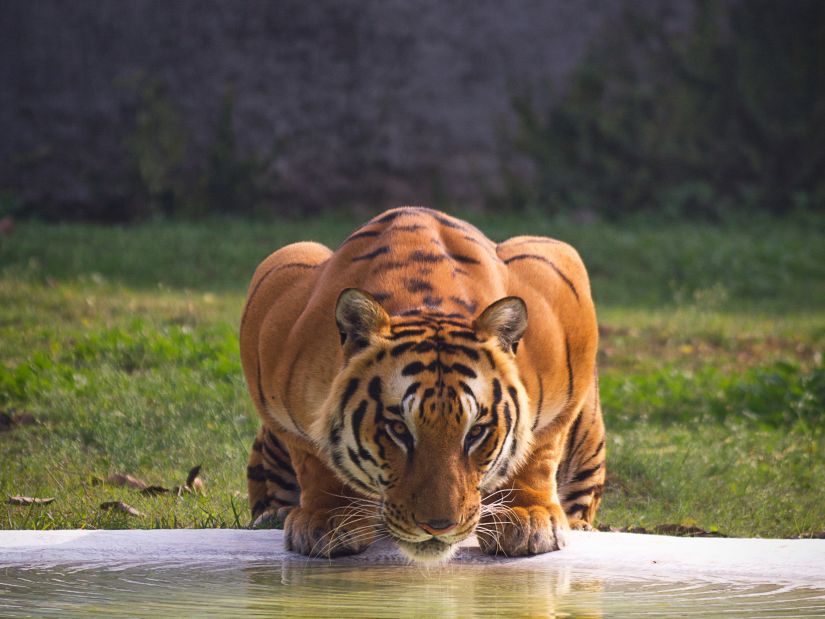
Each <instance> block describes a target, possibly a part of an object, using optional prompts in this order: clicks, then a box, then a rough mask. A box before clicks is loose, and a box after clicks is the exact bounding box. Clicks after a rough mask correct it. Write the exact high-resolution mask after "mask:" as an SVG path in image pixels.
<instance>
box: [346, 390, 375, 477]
mask: <svg viewBox="0 0 825 619" xmlns="http://www.w3.org/2000/svg"><path fill="white" fill-rule="evenodd" d="M366 412H367V401H366V400H361V402H360V403H359V404H358V408H356V409H355V412H354V413H353V414H352V433H353V435H354V436H355V444H356V445H357V446H358V455H359V456H360V457H361V458H363V459H364V460H370V461H371V462H372V463H373V464H376V465H377V464H378V462H376V461H375V458H373V457H372V454H371V453H370V452H369V451H367V450H366V449H365V448H364V443H363V441H362V440H361V423H362V422H363V421H364V414H365V413H366Z"/></svg>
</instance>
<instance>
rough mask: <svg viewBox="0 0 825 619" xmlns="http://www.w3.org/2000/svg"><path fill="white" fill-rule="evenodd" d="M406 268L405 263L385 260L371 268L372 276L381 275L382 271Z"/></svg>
mask: <svg viewBox="0 0 825 619" xmlns="http://www.w3.org/2000/svg"><path fill="white" fill-rule="evenodd" d="M405 266H407V265H406V264H405V263H403V262H400V261H398V260H387V261H386V262H382V263H381V264H376V265H374V266H373V267H372V272H373V274H377V273H382V272H384V271H394V270H396V269H403V268H404V267H405Z"/></svg>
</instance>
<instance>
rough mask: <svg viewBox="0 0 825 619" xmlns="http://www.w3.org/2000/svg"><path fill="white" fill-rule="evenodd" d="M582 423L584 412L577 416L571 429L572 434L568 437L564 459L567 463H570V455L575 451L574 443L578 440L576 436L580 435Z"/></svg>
mask: <svg viewBox="0 0 825 619" xmlns="http://www.w3.org/2000/svg"><path fill="white" fill-rule="evenodd" d="M581 422H582V411H579V414H578V415H576V420H575V421H574V422H573V425H572V426H571V427H570V433H569V434H568V435H567V447H566V448H565V452H566V453H565V455H564V459H565V460H566V461H568V462H569V461H570V454H571V453H572V451H573V441H575V440H576V435H577V434H578V433H579V426H580V425H581Z"/></svg>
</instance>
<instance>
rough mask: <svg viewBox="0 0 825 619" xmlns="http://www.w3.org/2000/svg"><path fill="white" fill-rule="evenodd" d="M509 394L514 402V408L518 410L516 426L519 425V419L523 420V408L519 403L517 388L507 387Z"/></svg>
mask: <svg viewBox="0 0 825 619" xmlns="http://www.w3.org/2000/svg"><path fill="white" fill-rule="evenodd" d="M507 393H509V394H510V399H511V400H513V407H514V408H515V409H516V425H518V422H519V419H520V418H521V406H520V405H519V402H518V392H517V391H516V388H515V387H513V386H512V385H510V386H509V387H507Z"/></svg>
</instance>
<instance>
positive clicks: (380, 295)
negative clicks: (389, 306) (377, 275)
mask: <svg viewBox="0 0 825 619" xmlns="http://www.w3.org/2000/svg"><path fill="white" fill-rule="evenodd" d="M370 294H371V295H372V296H373V297H375V300H376V301H378V302H379V303H381V302H383V301H386V300H387V299H389V298H390V297H392V295H391V294H390V293H389V292H371V293H370Z"/></svg>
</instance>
